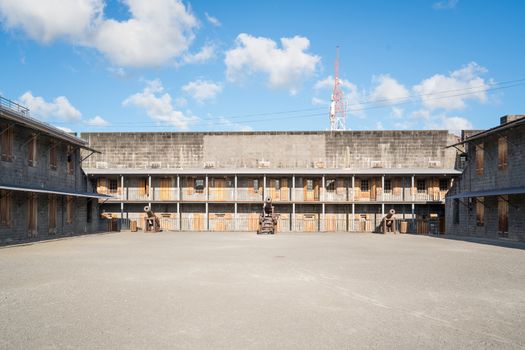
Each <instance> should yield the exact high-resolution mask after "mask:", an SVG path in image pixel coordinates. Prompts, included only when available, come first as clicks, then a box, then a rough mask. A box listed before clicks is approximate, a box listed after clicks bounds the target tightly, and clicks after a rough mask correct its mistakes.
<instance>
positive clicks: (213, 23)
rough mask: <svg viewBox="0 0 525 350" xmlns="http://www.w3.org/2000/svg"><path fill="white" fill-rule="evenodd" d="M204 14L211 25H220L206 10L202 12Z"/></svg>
mask: <svg viewBox="0 0 525 350" xmlns="http://www.w3.org/2000/svg"><path fill="white" fill-rule="evenodd" d="M204 16H206V19H207V20H208V22H210V24H211V25H213V26H215V27H220V26H221V25H222V24H221V22H220V21H219V20H218V19H217V18H215V17H213V16H210V15H209V14H208V12H204Z"/></svg>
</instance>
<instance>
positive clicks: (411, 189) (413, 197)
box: [410, 175, 416, 202]
mask: <svg viewBox="0 0 525 350" xmlns="http://www.w3.org/2000/svg"><path fill="white" fill-rule="evenodd" d="M414 182H415V176H414V175H412V185H411V187H410V193H411V194H412V196H411V197H412V202H413V201H415V200H416V191H415V189H414Z"/></svg>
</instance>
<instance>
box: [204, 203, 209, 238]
mask: <svg viewBox="0 0 525 350" xmlns="http://www.w3.org/2000/svg"><path fill="white" fill-rule="evenodd" d="M205 206H206V215H205V216H204V218H205V219H206V224H205V225H204V227H205V229H206V231H209V230H210V222H209V214H208V202H206V205H205Z"/></svg>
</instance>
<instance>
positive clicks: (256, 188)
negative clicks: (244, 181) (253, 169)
mask: <svg viewBox="0 0 525 350" xmlns="http://www.w3.org/2000/svg"><path fill="white" fill-rule="evenodd" d="M253 192H255V193H258V192H259V179H253Z"/></svg>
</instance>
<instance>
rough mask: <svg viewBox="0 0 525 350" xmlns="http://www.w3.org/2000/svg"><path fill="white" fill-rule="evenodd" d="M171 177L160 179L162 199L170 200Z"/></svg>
mask: <svg viewBox="0 0 525 350" xmlns="http://www.w3.org/2000/svg"><path fill="white" fill-rule="evenodd" d="M170 189H171V178H166V179H160V200H162V201H167V200H170V199H171V198H170Z"/></svg>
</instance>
